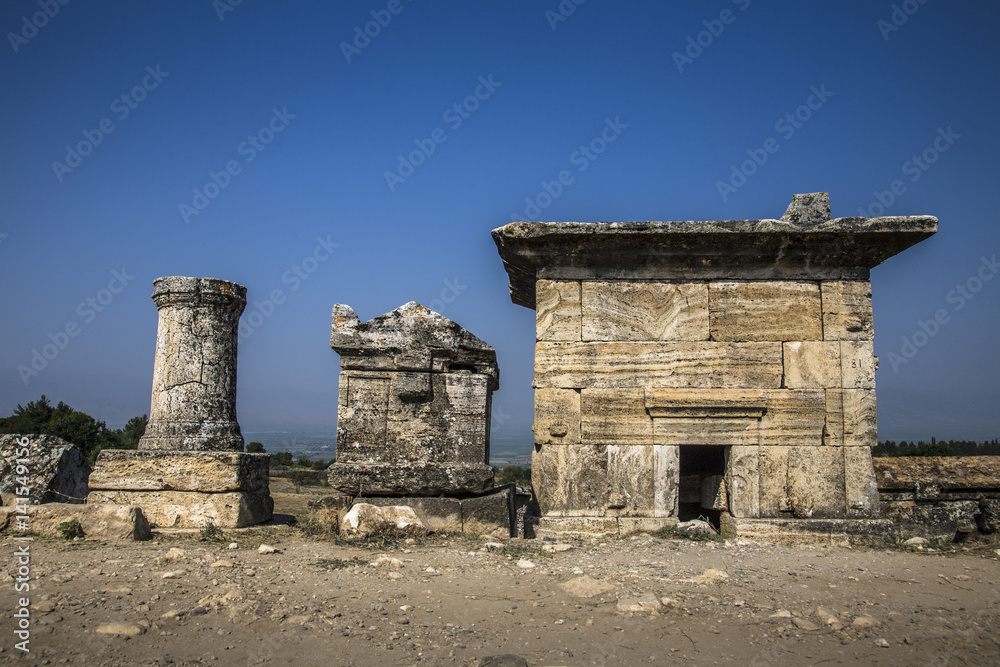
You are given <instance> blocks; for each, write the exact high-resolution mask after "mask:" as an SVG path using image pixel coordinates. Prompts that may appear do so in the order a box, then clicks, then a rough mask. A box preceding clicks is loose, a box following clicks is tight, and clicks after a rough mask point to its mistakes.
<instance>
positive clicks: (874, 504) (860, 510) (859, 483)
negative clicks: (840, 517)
mask: <svg viewBox="0 0 1000 667" xmlns="http://www.w3.org/2000/svg"><path fill="white" fill-rule="evenodd" d="M844 485H845V492H846V494H847V498H846V499H847V518H849V519H877V518H878V517H879V513H880V506H879V495H878V485H877V484H876V482H875V468H874V467H873V466H872V450H871V448H870V447H844Z"/></svg>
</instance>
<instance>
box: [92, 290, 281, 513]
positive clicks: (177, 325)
mask: <svg viewBox="0 0 1000 667" xmlns="http://www.w3.org/2000/svg"><path fill="white" fill-rule="evenodd" d="M153 302H154V303H155V304H156V308H157V310H158V312H159V320H158V325H157V331H156V355H155V360H154V366H153V392H152V401H151V405H150V411H149V424H148V425H147V426H146V432H145V434H144V435H143V436H142V438H141V439H140V440H139V446H138V450H134V451H130V450H114V449H105V450H104V451H102V452H101V453H100V454H99V455H98V457H97V461H96V462H95V464H94V471H93V472H92V473H91V475H90V481H89V485H90V494H89V495H88V497H87V502H88V503H117V504H122V505H138V506H139V507H141V508H142V511H143V513H144V514H145V515H146V518H147V519H148V520H149V521H150V522H151V523H153V524H155V525H156V526H157V527H160V528H195V527H202V526H205V525H206V524H208V523H212V524H214V525H215V526H218V527H220V528H239V527H242V526H250V525H254V524H257V523H263V522H265V521H269V520H270V519H271V514H272V511H273V508H274V502H273V500H272V499H271V494H270V487H269V483H268V472H269V469H270V458H269V457H268V455H267V454H247V453H245V452H244V451H243V435H242V434H241V432H240V425H239V423H238V422H237V421H236V351H237V343H238V339H237V327H238V325H239V319H240V315H241V314H242V313H243V309H244V307H246V288H245V287H243V286H242V285H237V284H236V283H231V282H228V281H225V280H218V279H216V278H187V277H182V276H171V277H167V278H157V279H156V280H155V281H154V282H153Z"/></svg>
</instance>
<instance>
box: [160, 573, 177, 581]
mask: <svg viewBox="0 0 1000 667" xmlns="http://www.w3.org/2000/svg"><path fill="white" fill-rule="evenodd" d="M179 576H181V573H180V572H164V573H163V574H161V575H160V578H162V579H176V578H177V577H179Z"/></svg>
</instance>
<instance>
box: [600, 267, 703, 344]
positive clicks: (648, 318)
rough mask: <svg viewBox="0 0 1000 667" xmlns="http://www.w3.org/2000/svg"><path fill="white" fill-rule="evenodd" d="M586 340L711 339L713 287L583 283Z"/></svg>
mask: <svg viewBox="0 0 1000 667" xmlns="http://www.w3.org/2000/svg"><path fill="white" fill-rule="evenodd" d="M582 303H583V305H582V312H583V340H585V341H653V340H672V341H695V340H708V285H707V284H705V283H668V282H634V281H613V282H601V281H584V282H583V283H582Z"/></svg>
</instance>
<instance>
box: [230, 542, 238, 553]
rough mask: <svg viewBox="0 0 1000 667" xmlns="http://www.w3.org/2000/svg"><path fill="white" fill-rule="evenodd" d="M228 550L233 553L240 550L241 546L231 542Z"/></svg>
mask: <svg viewBox="0 0 1000 667" xmlns="http://www.w3.org/2000/svg"><path fill="white" fill-rule="evenodd" d="M228 548H229V550H230V551H233V550H234V549H239V548H240V545H239V544H237V543H236V542H230V543H229V547H228Z"/></svg>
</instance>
